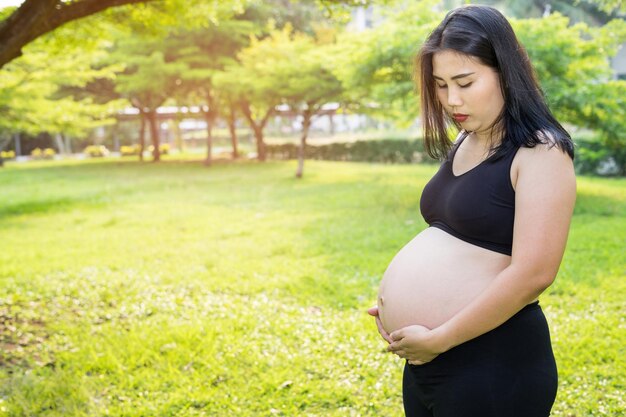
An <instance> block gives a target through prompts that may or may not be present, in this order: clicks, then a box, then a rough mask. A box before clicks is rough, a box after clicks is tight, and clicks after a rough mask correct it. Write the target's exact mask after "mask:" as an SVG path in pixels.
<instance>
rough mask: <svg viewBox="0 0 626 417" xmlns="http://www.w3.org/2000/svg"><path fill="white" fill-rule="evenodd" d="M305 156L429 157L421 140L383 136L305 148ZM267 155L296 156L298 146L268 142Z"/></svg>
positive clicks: (402, 160)
mask: <svg viewBox="0 0 626 417" xmlns="http://www.w3.org/2000/svg"><path fill="white" fill-rule="evenodd" d="M304 154H305V157H306V158H307V159H323V160H330V161H355V162H384V163H393V164H403V163H404V164H406V163H415V162H422V161H428V160H429V157H428V156H427V155H426V154H425V153H424V145H423V142H422V141H421V140H405V139H385V140H368V141H356V142H354V143H331V144H328V145H321V146H311V145H307V146H306V148H305V152H304ZM267 155H268V157H269V158H273V159H295V158H297V157H298V146H297V145H295V144H293V143H285V144H281V145H267Z"/></svg>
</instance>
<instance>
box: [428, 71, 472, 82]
mask: <svg viewBox="0 0 626 417" xmlns="http://www.w3.org/2000/svg"><path fill="white" fill-rule="evenodd" d="M472 74H473V72H466V73H465V74H459V75H455V76H454V77H452V79H453V80H458V79H459V78H463V77H467V76H468V75H472ZM433 77H435V78H436V79H438V80H441V81H445V80H444V79H443V78H441V77H438V76H436V75H434V74H433Z"/></svg>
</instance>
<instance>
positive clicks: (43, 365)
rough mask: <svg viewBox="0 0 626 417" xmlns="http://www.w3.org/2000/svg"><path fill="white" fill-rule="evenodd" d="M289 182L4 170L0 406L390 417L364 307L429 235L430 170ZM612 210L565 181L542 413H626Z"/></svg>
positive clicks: (317, 165)
mask: <svg viewBox="0 0 626 417" xmlns="http://www.w3.org/2000/svg"><path fill="white" fill-rule="evenodd" d="M293 169H294V163H293V162H279V163H277V162H269V163H267V164H256V163H243V162H241V163H236V164H216V165H215V166H214V167H213V168H212V169H211V173H210V175H207V171H206V169H204V168H203V167H202V166H201V164H189V163H167V164H162V165H154V164H139V163H136V162H128V161H125V162H120V161H119V160H117V161H114V160H110V161H107V160H102V159H99V160H95V159H91V160H85V161H63V162H57V161H55V162H50V161H40V162H33V163H28V164H17V163H11V162H9V163H8V166H7V168H6V169H5V170H4V171H2V172H0V187H1V188H2V190H3V198H2V200H0V240H1V241H2V242H3V243H4V246H3V247H4V248H5V249H4V250H3V251H2V252H0V282H2V284H3V285H1V286H0V317H1V318H2V320H3V321H2V322H3V326H4V327H3V328H2V330H1V331H2V333H0V335H1V336H2V339H0V346H1V347H2V349H0V360H1V361H2V367H0V398H2V402H1V403H0V406H1V407H3V408H4V412H5V413H6V414H8V415H11V416H16V417H19V416H27V415H46V416H49V417H54V416H67V415H72V416H93V415H106V414H109V415H117V416H121V415H177V416H197V415H202V414H204V415H217V416H221V415H236V416H242V417H248V416H249V417H252V416H259V415H274V414H275V415H283V416H301V415H302V416H303V415H307V416H337V417H340V416H342V417H343V416H349V415H358V416H397V415H400V414H401V413H402V403H401V371H402V363H401V362H400V361H398V360H397V359H395V358H393V357H392V356H390V355H389V354H388V353H385V352H384V343H383V342H382V341H381V340H380V338H379V336H378V335H377V333H376V330H375V326H374V324H373V322H372V320H371V318H370V317H368V316H367V315H366V314H365V309H366V308H367V307H369V306H370V305H371V304H372V303H373V302H374V300H375V296H376V290H377V286H378V283H379V280H380V277H381V275H382V274H383V272H384V270H385V267H386V265H387V264H388V262H389V261H390V260H391V258H392V257H393V255H394V254H395V253H396V252H397V251H398V250H399V248H401V247H402V245H404V244H405V243H406V242H407V241H409V240H410V239H411V238H412V237H413V236H414V235H415V234H416V233H417V232H419V231H420V230H422V229H423V228H424V227H425V226H426V225H425V223H424V222H423V220H422V219H421V217H420V216H419V212H418V207H419V197H420V190H421V189H422V188H423V186H424V185H425V183H426V181H427V180H428V178H429V177H430V176H432V174H433V173H434V172H435V170H436V167H435V166H424V165H377V164H349V163H336V162H319V161H310V162H309V166H308V174H307V176H306V177H304V178H303V179H301V180H299V181H296V180H295V179H293V177H292V173H293ZM155 207H158V210H155ZM625 215H626V181H625V180H624V179H600V178H586V177H581V178H579V180H578V198H577V205H576V210H575V214H574V218H573V222H572V228H571V232H570V238H569V242H568V247H567V251H566V254H565V258H564V261H563V264H562V267H561V270H560V272H559V276H558V277H557V280H556V282H555V284H554V285H553V286H552V287H550V289H549V290H548V291H547V293H546V294H545V295H544V296H542V299H541V303H542V306H543V308H544V309H545V311H546V315H547V317H548V320H549V322H550V325H551V330H552V337H553V341H554V347H555V354H556V357H557V363H558V365H559V372H560V390H559V393H558V397H557V401H556V405H555V408H554V410H553V413H552V415H553V416H556V417H566V416H574V415H575V416H587V415H596V414H601V415H605V416H608V417H618V416H621V415H623V414H624V412H625V411H626V403H625V402H624V398H623V396H621V395H620V394H621V392H623V390H624V383H623V381H624V378H625V376H626V375H625V370H624V367H623V366H620V365H621V363H623V357H624V346H626V339H625V338H626V335H625V334H624V332H623V331H622V329H621V327H620V326H622V324H623V323H622V322H623V304H624V296H625V295H626V286H625V283H626V281H624V279H623V276H624V264H623V247H624V244H625V242H624V236H626V223H625V222H624V221H623V219H624V216H625ZM146 242H150V244H146ZM20 343H21V344H20ZM17 346H20V348H19V349H17V348H12V347H17ZM243 382H245V384H246V387H247V389H242V383H243Z"/></svg>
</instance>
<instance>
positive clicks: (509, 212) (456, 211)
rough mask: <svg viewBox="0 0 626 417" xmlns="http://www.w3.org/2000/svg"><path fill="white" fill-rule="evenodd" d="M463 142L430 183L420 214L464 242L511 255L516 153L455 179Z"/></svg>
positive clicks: (480, 165)
mask: <svg viewBox="0 0 626 417" xmlns="http://www.w3.org/2000/svg"><path fill="white" fill-rule="evenodd" d="M461 143H462V140H461V141H459V142H458V143H457V144H456V145H455V146H454V148H453V149H452V151H451V152H450V154H449V155H448V158H447V159H446V160H445V161H444V162H443V164H441V167H439V171H437V173H436V174H435V176H433V177H432V178H431V180H430V181H429V182H428V184H426V186H425V187H424V190H423V192H422V197H421V199H420V211H421V212H422V216H423V217H424V220H426V223H428V225H429V226H431V227H437V228H439V229H442V230H444V231H445V232H447V233H449V234H451V235H452V236H455V237H457V238H459V239H461V240H464V241H466V242H469V243H471V244H474V245H476V246H480V247H481V248H485V249H490V250H493V251H496V252H499V253H503V254H505V255H511V248H512V246H513V220H514V217H515V190H514V189H513V186H512V185H511V176H510V172H511V164H512V162H513V158H514V157H515V154H516V153H517V152H516V151H512V152H510V153H509V154H507V155H506V156H504V157H502V158H499V159H497V160H495V161H494V160H492V159H486V160H485V161H483V162H481V163H480V164H478V165H477V166H475V167H474V168H472V169H470V170H469V171H467V172H465V173H463V174H461V175H459V176H455V175H454V174H453V173H452V161H453V159H454V155H455V153H456V150H457V149H458V148H459V146H460V144H461Z"/></svg>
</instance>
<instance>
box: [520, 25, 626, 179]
mask: <svg viewBox="0 0 626 417" xmlns="http://www.w3.org/2000/svg"><path fill="white" fill-rule="evenodd" d="M512 24H513V26H514V27H515V30H516V33H517V34H518V36H519V38H520V40H521V41H522V42H523V43H524V45H526V48H527V50H528V54H529V55H530V57H531V60H532V62H533V64H534V66H535V68H536V71H537V74H538V77H539V79H540V81H541V85H542V87H543V89H544V91H545V93H546V98H547V99H548V102H549V104H550V107H551V108H552V110H553V111H554V113H555V115H556V116H557V118H559V119H560V120H561V121H562V122H569V123H572V124H574V125H577V126H585V127H589V128H591V129H594V130H597V131H599V132H601V137H602V139H603V146H604V147H605V148H606V150H607V151H608V152H609V153H610V155H611V156H612V157H613V158H615V160H616V162H617V163H618V165H619V166H620V170H621V174H622V175H623V174H624V173H626V151H624V148H625V146H624V145H626V142H624V140H626V139H625V138H626V136H624V134H623V132H624V131H626V99H625V97H626V81H623V80H613V79H612V69H611V67H610V62H609V57H612V56H614V55H615V54H616V53H617V50H618V48H619V46H620V44H621V43H624V42H626V21H622V20H618V19H616V20H613V21H611V22H609V23H608V24H607V25H605V26H602V27H599V28H591V27H589V26H587V25H586V24H583V23H578V24H576V25H569V20H568V19H567V18H566V17H564V16H561V15H558V14H552V15H550V16H548V17H546V18H543V19H523V20H514V21H513V22H512Z"/></svg>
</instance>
